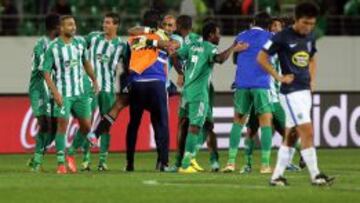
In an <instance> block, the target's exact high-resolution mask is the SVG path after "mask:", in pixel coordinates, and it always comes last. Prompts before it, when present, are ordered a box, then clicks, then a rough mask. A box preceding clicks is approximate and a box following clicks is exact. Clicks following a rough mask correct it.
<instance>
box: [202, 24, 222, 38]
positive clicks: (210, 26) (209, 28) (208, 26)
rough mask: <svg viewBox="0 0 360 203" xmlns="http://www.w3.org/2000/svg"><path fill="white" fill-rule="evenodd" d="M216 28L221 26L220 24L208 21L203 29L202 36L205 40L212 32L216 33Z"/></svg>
mask: <svg viewBox="0 0 360 203" xmlns="http://www.w3.org/2000/svg"><path fill="white" fill-rule="evenodd" d="M216 28H219V25H218V24H216V23H215V22H207V23H206V24H205V25H204V27H203V29H202V37H203V39H204V40H207V39H209V36H210V34H211V33H213V34H214V33H215V32H216Z"/></svg>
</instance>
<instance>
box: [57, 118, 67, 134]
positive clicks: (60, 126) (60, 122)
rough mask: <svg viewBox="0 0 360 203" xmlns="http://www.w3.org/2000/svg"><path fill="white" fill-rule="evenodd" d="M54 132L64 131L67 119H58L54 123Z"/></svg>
mask: <svg viewBox="0 0 360 203" xmlns="http://www.w3.org/2000/svg"><path fill="white" fill-rule="evenodd" d="M56 126H57V127H56V132H58V133H66V128H67V121H66V120H64V119H59V120H58V122H57V125H56Z"/></svg>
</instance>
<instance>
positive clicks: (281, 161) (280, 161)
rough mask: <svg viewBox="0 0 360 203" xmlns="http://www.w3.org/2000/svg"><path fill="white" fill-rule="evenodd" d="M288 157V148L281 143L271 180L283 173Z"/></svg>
mask: <svg viewBox="0 0 360 203" xmlns="http://www.w3.org/2000/svg"><path fill="white" fill-rule="evenodd" d="M289 158H290V148H289V147H287V146H283V145H281V146H280V148H279V151H278V157H277V162H276V167H275V170H274V173H273V175H272V177H271V179H272V180H275V179H277V178H279V177H280V176H283V175H284V171H285V169H286V166H287V165H288V163H289Z"/></svg>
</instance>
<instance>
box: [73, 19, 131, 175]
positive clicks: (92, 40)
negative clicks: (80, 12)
mask: <svg viewBox="0 0 360 203" xmlns="http://www.w3.org/2000/svg"><path fill="white" fill-rule="evenodd" d="M119 23H120V18H119V16H118V14H116V13H107V14H106V15H105V17H104V20H103V32H92V33H90V34H89V35H88V36H87V37H86V41H87V45H88V50H89V59H90V62H91V65H92V67H94V71H95V75H96V78H97V81H98V84H99V86H100V91H99V94H98V95H97V96H96V97H95V105H93V111H94V109H95V108H94V107H96V106H98V107H99V111H100V115H101V116H104V115H105V114H106V113H108V112H109V111H110V110H111V108H112V106H113V105H114V104H115V99H116V95H115V81H116V80H115V76H116V70H117V67H118V65H119V64H120V63H121V61H123V66H127V64H128V58H129V57H128V53H127V51H128V47H127V43H126V42H123V41H122V40H121V38H120V37H119V36H118V35H117V31H118V29H119ZM85 77H86V78H85V79H86V80H87V82H86V83H85V82H84V83H85V84H90V81H89V80H88V77H87V76H85ZM87 89H89V90H90V91H91V87H88V88H87ZM92 95H94V94H93V93H92V92H90V95H89V96H92ZM77 137H78V138H75V139H74V142H73V144H72V146H71V147H70V148H69V150H68V155H69V156H68V158H69V159H68V160H70V161H69V163H70V162H72V165H74V168H76V164H75V159H74V157H73V156H74V154H75V150H76V149H78V148H79V147H80V146H81V145H82V143H83V141H82V140H81V138H84V136H81V135H80V134H77ZM100 138H101V139H100V154H99V164H98V170H99V171H106V170H108V166H107V164H106V160H107V156H108V151H109V146H110V133H109V131H105V132H102V133H101V134H100ZM86 144H88V142H86ZM86 149H87V150H88V151H89V147H86ZM88 168H89V160H85V162H84V163H83V169H88Z"/></svg>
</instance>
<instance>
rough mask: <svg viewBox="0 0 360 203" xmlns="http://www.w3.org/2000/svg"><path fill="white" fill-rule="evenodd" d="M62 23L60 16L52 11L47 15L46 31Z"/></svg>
mask: <svg viewBox="0 0 360 203" xmlns="http://www.w3.org/2000/svg"><path fill="white" fill-rule="evenodd" d="M59 24H60V16H59V15H58V14H56V13H50V14H48V15H46V17H45V29H46V31H52V30H55V29H56V28H57V26H59Z"/></svg>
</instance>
